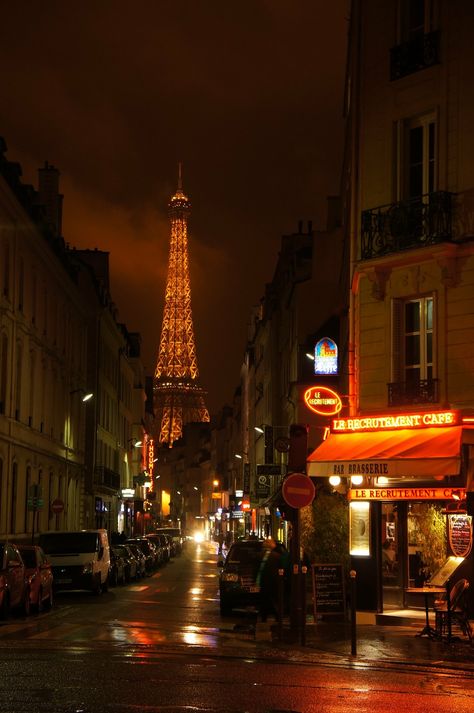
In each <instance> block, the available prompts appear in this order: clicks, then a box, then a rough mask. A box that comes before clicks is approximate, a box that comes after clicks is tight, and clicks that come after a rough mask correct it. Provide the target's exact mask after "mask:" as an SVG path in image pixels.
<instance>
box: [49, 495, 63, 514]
mask: <svg viewBox="0 0 474 713" xmlns="http://www.w3.org/2000/svg"><path fill="white" fill-rule="evenodd" d="M51 510H52V511H53V512H54V513H56V515H58V514H59V513H60V512H62V511H63V510H64V503H63V501H62V500H59V498H56V500H53V502H52V503H51Z"/></svg>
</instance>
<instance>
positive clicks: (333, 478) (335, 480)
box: [329, 475, 341, 488]
mask: <svg viewBox="0 0 474 713" xmlns="http://www.w3.org/2000/svg"><path fill="white" fill-rule="evenodd" d="M329 484H330V485H332V487H333V488H337V486H338V485H340V484H341V478H340V476H339V475H331V476H330V477H329Z"/></svg>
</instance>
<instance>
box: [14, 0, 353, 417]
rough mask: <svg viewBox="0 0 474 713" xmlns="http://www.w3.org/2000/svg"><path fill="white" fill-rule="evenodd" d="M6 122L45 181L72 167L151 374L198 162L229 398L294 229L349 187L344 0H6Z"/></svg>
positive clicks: (214, 356)
mask: <svg viewBox="0 0 474 713" xmlns="http://www.w3.org/2000/svg"><path fill="white" fill-rule="evenodd" d="M2 5H3V7H2V21H1V25H2V29H1V30H0V39H1V50H0V53H1V62H0V85H1V87H2V90H1V95H2V98H1V107H2V108H1V110H0V135H2V136H3V137H4V138H5V140H6V142H7V146H8V152H7V158H9V159H10V160H11V161H18V162H19V163H20V164H21V165H22V168H23V180H24V182H25V183H32V184H34V185H35V187H37V169H38V168H39V167H40V166H41V165H42V164H44V161H45V160H48V161H49V162H50V163H51V164H53V165H54V166H56V167H57V168H58V169H59V170H60V172H61V192H62V193H63V194H64V216H63V234H64V237H65V240H66V242H68V243H69V244H70V245H71V246H77V247H81V248H94V247H97V248H99V249H101V250H106V251H109V252H110V264H111V293H112V298H113V300H114V301H115V303H116V304H117V307H118V310H119V319H120V321H123V322H125V324H126V325H127V327H128V329H129V330H130V331H139V332H141V334H142V350H143V351H142V355H143V360H144V363H145V367H146V370H147V373H152V372H153V369H154V365H155V355H156V352H157V349H158V344H159V337H160V330H161V320H162V309H163V299H164V290H165V278H166V268H167V254H168V240H169V222H168V217H167V203H168V200H169V198H170V196H171V195H172V193H173V192H174V191H175V189H176V184H177V164H178V161H182V163H183V188H184V191H185V192H186V193H187V195H188V196H189V198H190V200H191V203H192V213H191V216H190V220H189V239H190V245H189V248H190V261H191V288H192V304H193V316H194V327H195V336H196V345H197V356H198V364H199V370H200V381H201V385H202V386H203V388H204V389H206V390H207V391H208V399H207V403H208V407H209V409H210V411H211V412H215V411H217V410H218V409H219V408H220V407H221V406H223V405H224V403H230V402H231V400H232V396H233V393H234V390H235V388H236V386H237V385H238V383H239V369H240V365H241V362H242V358H243V354H244V349H245V344H246V338H247V324H248V320H249V317H250V313H251V309H252V306H253V305H255V304H257V303H258V302H259V300H260V298H261V296H262V295H263V293H264V288H265V283H267V282H269V281H270V280H271V278H272V275H273V270H274V267H275V263H276V260H277V256H278V250H279V246H280V239H281V235H282V234H287V233H291V232H294V231H296V228H297V223H298V220H300V219H301V220H304V221H307V220H312V221H313V225H314V227H315V228H317V229H320V228H324V225H325V219H326V209H325V204H326V196H327V195H334V194H337V193H338V192H339V180H340V166H341V156H342V143H343V120H342V101H343V88H344V68H345V51H346V40H347V29H348V1H347V0H331V2H329V0H181V1H180V2H178V0H146V1H143V0H135V1H134V2H131V1H130V0H128V1H126V0H83V1H81V2H72V0H69V1H67V0H58V1H57V2H53V1H50V0H29V1H27V0H16V2H4V3H2Z"/></svg>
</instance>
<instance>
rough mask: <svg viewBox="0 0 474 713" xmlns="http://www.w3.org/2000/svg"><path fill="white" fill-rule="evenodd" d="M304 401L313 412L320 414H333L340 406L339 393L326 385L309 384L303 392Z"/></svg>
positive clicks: (337, 411)
mask: <svg viewBox="0 0 474 713" xmlns="http://www.w3.org/2000/svg"><path fill="white" fill-rule="evenodd" d="M304 402H305V404H306V406H307V407H308V408H309V409H310V410H311V411H314V413H319V414H320V415H321V416H334V415H335V414H336V413H339V411H340V410H341V408H342V401H341V397H340V396H339V394H337V393H336V392H335V391H333V390H332V389H328V388H327V386H311V387H310V388H309V389H306V391H305V392H304Z"/></svg>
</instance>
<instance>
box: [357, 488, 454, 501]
mask: <svg viewBox="0 0 474 713" xmlns="http://www.w3.org/2000/svg"><path fill="white" fill-rule="evenodd" d="M347 496H348V498H349V500H465V499H466V491H465V490H464V489H463V488H351V489H350V490H349V491H348V493H347Z"/></svg>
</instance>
